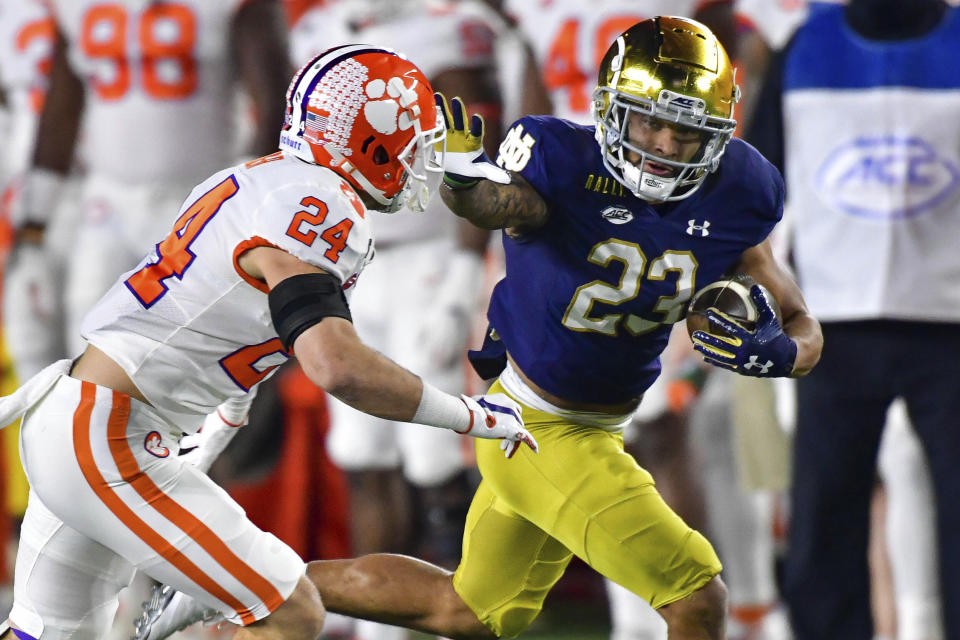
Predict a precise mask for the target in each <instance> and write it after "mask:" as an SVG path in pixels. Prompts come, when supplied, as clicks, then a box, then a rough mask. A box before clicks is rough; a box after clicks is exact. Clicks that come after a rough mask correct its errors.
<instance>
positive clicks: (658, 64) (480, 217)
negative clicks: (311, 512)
mask: <svg viewBox="0 0 960 640" xmlns="http://www.w3.org/2000/svg"><path fill="white" fill-rule="evenodd" d="M736 99H737V88H736V85H735V83H734V72H733V68H732V67H731V65H730V61H729V59H728V57H727V54H726V53H725V52H724V50H723V48H722V47H721V46H720V44H719V43H718V41H717V39H716V38H715V37H714V35H713V34H712V33H711V32H710V31H709V30H708V29H707V28H706V27H704V26H703V25H701V24H699V23H697V22H694V21H691V20H686V19H682V18H672V17H658V18H654V19H651V20H646V21H643V22H640V23H638V24H636V25H635V26H633V27H632V28H630V29H629V30H627V31H626V32H624V33H623V34H621V35H620V36H619V37H618V38H617V40H616V41H615V42H614V44H613V45H612V46H611V48H610V50H609V51H608V52H607V54H606V55H605V57H604V58H603V61H602V63H601V66H600V71H599V86H598V88H597V90H596V92H595V94H594V104H595V107H594V108H595V120H596V126H595V127H586V126H580V125H576V124H573V123H571V122H568V121H565V120H561V119H558V118H553V117H525V118H522V119H521V120H520V121H518V122H517V123H516V124H514V126H513V127H512V129H511V130H510V132H509V133H508V135H507V137H506V139H505V140H504V142H503V144H502V145H501V147H500V153H499V156H498V161H497V163H498V165H499V166H496V165H494V164H492V163H491V162H490V161H489V160H487V158H486V156H484V155H483V152H482V147H481V142H482V137H483V122H482V119H480V118H479V117H478V116H473V117H472V118H470V119H469V121H468V118H467V116H466V112H465V110H464V108H463V104H462V102H461V101H460V100H458V99H456V98H454V99H453V100H452V101H451V104H450V106H447V104H446V101H445V99H444V98H443V96H439V95H438V96H437V100H438V104H439V105H441V106H442V107H443V109H444V111H445V113H446V118H447V127H448V131H447V147H446V151H447V153H446V174H445V184H446V187H445V188H443V189H441V193H442V195H443V198H444V200H445V202H446V203H447V205H448V206H449V207H450V208H451V209H452V210H453V211H454V212H455V213H457V214H458V215H460V216H462V217H464V218H467V219H468V220H470V221H471V222H473V223H474V224H476V225H477V226H479V227H482V228H486V229H505V230H506V237H505V239H504V246H505V254H506V269H507V271H506V277H505V278H504V279H503V280H501V281H500V283H499V284H498V285H497V287H496V289H495V291H494V293H493V298H492V300H491V303H490V308H489V312H488V318H489V321H490V329H489V332H488V336H487V339H486V341H485V343H484V346H483V348H482V349H481V350H480V351H478V352H472V353H471V360H472V361H473V363H474V366H475V368H477V370H478V372H480V373H481V375H482V376H483V377H485V378H492V377H496V376H499V377H498V379H497V381H496V382H495V383H494V384H493V387H492V389H491V392H499V393H505V394H507V395H508V396H510V397H512V398H513V399H515V400H516V401H517V402H518V403H519V404H520V405H521V407H522V413H523V420H524V423H525V425H526V426H527V428H528V429H529V430H530V431H531V433H533V434H534V435H535V436H536V438H537V440H538V441H539V443H540V445H541V447H540V451H541V452H540V454H539V455H536V456H534V455H530V453H529V452H527V451H524V450H521V451H518V452H517V454H516V455H515V456H513V457H512V458H511V459H509V460H508V459H506V458H504V457H503V456H502V455H499V454H500V453H501V452H500V451H499V449H498V448H497V446H496V445H494V446H492V447H488V446H486V443H485V442H479V443H478V444H477V447H476V453H477V462H478V465H479V469H480V472H481V474H482V476H483V480H482V482H481V484H480V486H479V488H478V490H477V493H476V495H475V497H474V499H473V502H472V504H471V507H470V512H469V514H468V516H467V523H466V534H465V537H464V543H463V557H462V560H461V563H460V566H459V567H458V568H457V570H456V572H454V573H450V572H448V571H445V570H443V569H440V568H438V567H434V566H432V565H429V564H427V563H424V562H421V561H419V560H416V559H413V558H409V557H404V556H396V555H386V554H375V555H368V556H364V557H361V558H356V559H348V560H329V561H316V562H312V563H310V565H309V566H308V569H307V574H308V576H309V577H310V579H311V581H312V582H313V583H314V584H315V585H316V586H317V588H318V590H319V592H320V594H321V596H322V598H323V601H324V605H325V606H326V607H327V609H328V610H330V611H334V612H338V613H343V614H347V615H350V616H353V617H359V618H367V619H373V620H377V621H380V622H386V623H388V624H395V625H400V626H406V627H410V628H414V629H418V630H420V631H424V632H427V633H435V634H438V635H442V636H446V637H451V638H489V637H501V636H503V637H512V636H516V635H517V634H519V633H521V632H522V631H523V630H524V629H526V628H527V626H528V625H529V624H530V623H531V622H532V621H533V619H534V618H535V617H536V616H537V614H538V613H539V612H540V609H541V607H542V605H543V601H544V599H545V598H546V595H547V593H548V592H549V591H550V588H551V587H552V586H553V585H554V584H555V583H556V582H557V580H559V579H560V576H561V575H562V574H563V572H564V570H565V568H566V566H567V564H568V563H569V562H570V560H571V558H572V556H573V554H576V555H578V556H579V557H580V558H582V559H583V560H584V561H586V562H587V563H588V564H589V565H590V566H592V567H593V568H594V569H596V570H597V571H599V572H600V573H602V574H603V575H605V576H607V577H609V578H611V579H612V580H614V581H615V582H617V583H619V584H621V585H623V586H625V587H627V588H628V589H630V590H631V591H633V592H635V593H637V594H638V595H640V596H641V597H643V598H645V599H646V600H648V601H649V602H650V603H651V604H652V605H653V607H654V608H656V609H657V610H658V611H659V612H660V613H661V614H662V615H663V617H664V618H665V619H666V621H667V625H668V633H669V636H670V638H671V640H693V639H698V640H699V639H704V640H706V639H711V640H715V639H719V638H723V637H724V627H725V624H724V622H725V621H724V617H725V611H726V588H725V587H724V585H723V582H722V581H721V579H720V578H719V574H720V571H721V565H720V561H719V559H718V558H717V555H716V553H715V552H714V550H713V548H712V547H711V545H710V543H709V542H708V541H707V540H706V538H704V537H703V536H702V535H701V534H700V533H698V532H696V531H694V530H693V529H691V528H690V527H689V526H687V525H686V524H685V523H684V522H683V521H682V520H681V519H680V518H679V517H678V516H677V515H676V514H675V513H674V512H673V511H672V510H671V509H670V508H669V507H668V506H667V505H666V503H665V502H664V501H663V499H662V498H661V497H660V495H659V494H658V492H657V490H656V488H655V486H654V482H653V478H652V477H651V476H650V474H649V473H648V472H647V471H645V470H644V469H642V468H640V467H639V466H638V465H637V463H636V462H635V461H634V459H633V458H632V457H631V456H630V455H628V454H627V453H625V452H624V450H623V437H622V429H623V426H624V425H625V424H626V423H627V422H628V421H629V420H630V417H631V415H632V413H633V411H634V409H636V407H637V406H638V405H639V403H640V400H641V398H642V396H643V392H644V390H645V389H646V388H647V387H648V386H649V385H650V384H651V383H652V382H653V380H654V379H655V378H656V377H657V375H658V373H659V370H660V364H659V355H660V352H661V351H662V349H663V348H664V346H665V345H666V343H667V336H668V333H669V331H670V326H671V325H672V324H673V323H675V322H677V321H679V320H681V319H682V318H683V317H684V312H685V309H686V303H687V301H688V300H689V299H690V297H691V295H692V294H693V292H694V291H695V290H696V289H697V288H699V287H701V286H703V285H705V284H707V283H709V282H712V281H713V280H716V279H719V278H720V277H721V276H722V275H724V274H727V273H733V272H740V273H748V274H750V275H751V276H753V278H754V279H755V280H756V281H757V282H760V283H762V284H764V285H765V286H766V287H767V289H768V290H769V291H770V292H771V293H772V295H773V296H774V297H775V298H776V299H777V301H778V302H779V304H780V307H781V309H782V318H783V321H782V322H783V324H782V326H781V324H780V322H779V321H778V320H777V318H776V316H775V315H774V313H773V311H772V310H771V307H770V304H769V303H768V301H767V300H766V298H765V297H764V294H763V293H762V292H761V291H760V289H759V288H758V287H755V288H754V289H753V290H752V291H751V294H752V296H753V299H754V301H755V303H756V304H757V306H758V308H759V310H760V320H759V322H758V326H757V328H756V330H755V331H754V332H749V331H747V330H745V329H744V328H742V327H740V326H739V325H737V324H736V323H735V322H733V321H732V320H731V319H729V318H728V317H726V316H723V315H722V314H719V313H714V312H710V314H709V319H710V326H711V332H709V333H707V332H696V333H694V334H693V339H694V343H695V348H696V349H697V350H698V351H700V352H701V353H703V355H704V356H705V358H706V359H707V360H708V361H709V362H711V363H712V364H715V365H717V366H721V367H725V368H728V369H732V370H734V371H737V372H738V373H742V374H744V375H754V376H788V375H791V376H801V375H804V374H805V373H807V372H808V371H809V370H810V369H811V368H812V367H813V366H814V365H815V364H816V362H817V360H818V358H819V355H820V349H821V346H822V338H821V334H820V329H819V324H818V323H817V321H816V320H815V319H814V318H813V317H812V316H810V315H809V314H808V313H807V311H806V306H805V303H804V301H803V298H802V295H801V293H800V291H799V289H798V288H797V286H796V285H795V283H794V282H793V281H792V279H791V278H790V277H789V275H788V274H787V273H786V272H785V271H784V270H783V269H782V268H781V267H780V266H779V265H778V264H777V263H776V262H775V261H774V259H773V257H772V254H771V251H770V247H769V244H768V241H767V240H766V238H767V236H768V234H769V233H770V231H771V229H772V228H773V227H774V225H776V223H777V222H778V221H779V219H780V216H781V209H782V202H783V181H782V179H781V177H780V175H779V173H778V172H777V170H776V169H775V168H773V166H772V165H770V164H769V163H768V162H767V161H766V160H764V159H763V157H762V156H761V155H760V154H759V153H758V152H757V151H755V150H754V149H753V148H752V147H750V146H749V145H747V144H745V143H743V142H742V141H739V140H732V139H731V137H732V134H733V130H734V126H735V124H736V123H735V120H734V119H733V107H734V103H735V102H736ZM598 143H599V144H598Z"/></svg>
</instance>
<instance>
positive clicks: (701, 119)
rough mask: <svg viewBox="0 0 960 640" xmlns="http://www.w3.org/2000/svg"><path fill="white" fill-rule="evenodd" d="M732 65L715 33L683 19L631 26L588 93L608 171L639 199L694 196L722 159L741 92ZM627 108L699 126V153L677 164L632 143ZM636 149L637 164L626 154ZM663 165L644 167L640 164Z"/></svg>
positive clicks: (674, 123)
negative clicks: (653, 170) (655, 169)
mask: <svg viewBox="0 0 960 640" xmlns="http://www.w3.org/2000/svg"><path fill="white" fill-rule="evenodd" d="M734 75H735V70H734V68H733V66H732V65H731V64H730V59H729V58H728V57H727V53H726V51H724V50H723V46H722V45H721V44H720V42H719V41H718V40H717V38H716V36H714V35H713V33H712V32H711V31H710V30H709V29H708V28H707V27H706V26H704V25H702V24H700V23H699V22H696V21H694V20H690V19H687V18H676V17H670V16H658V17H655V18H651V19H649V20H644V21H643V22H638V23H637V24H635V25H633V26H632V27H630V28H629V29H628V30H627V31H625V32H623V33H622V34H621V35H620V36H619V37H618V38H617V39H616V41H615V42H614V43H613V44H612V45H611V46H610V48H609V49H608V50H607V53H606V55H604V57H603V60H602V61H601V63H600V71H599V77H598V81H597V85H598V86H597V88H596V90H595V91H594V93H593V116H594V120H595V122H596V124H597V128H596V137H597V142H599V143H600V148H601V150H602V152H603V160H604V164H605V165H606V167H607V169H608V170H609V171H610V172H611V173H612V174H613V175H614V177H616V179H617V180H618V181H620V183H622V184H623V185H624V186H625V187H627V188H628V189H629V190H630V191H632V192H633V193H634V195H636V196H637V197H639V198H643V199H645V200H649V201H656V202H660V201H669V200H681V199H683V198H686V197H688V196H690V195H692V194H693V193H694V192H695V191H696V190H697V189H698V188H699V187H700V185H701V184H702V183H703V181H704V180H705V179H706V177H707V174H709V173H710V172H711V171H714V170H715V169H716V168H717V166H718V165H719V163H720V156H722V155H723V151H724V149H725V148H726V145H727V142H729V141H730V137H731V136H732V135H733V130H734V128H735V127H736V124H737V123H736V120H734V119H733V106H734V104H735V103H736V102H737V100H738V99H739V97H740V90H739V88H738V87H737V85H736V84H735V82H734ZM633 113H637V114H641V115H643V116H645V117H652V118H658V119H660V120H662V121H666V122H668V123H670V124H671V126H678V125H679V126H681V127H684V128H689V129H691V130H695V131H697V133H698V134H699V135H700V136H701V137H702V140H703V142H702V143H701V146H700V150H699V151H698V152H697V154H696V155H695V156H694V157H693V158H692V159H691V161H690V162H677V161H674V160H670V159H667V158H663V157H660V156H657V155H655V154H652V153H650V152H647V151H644V150H643V149H641V148H640V147H639V146H637V145H635V144H631V142H630V139H629V136H628V135H627V125H628V123H629V120H630V116H631V114H633ZM631 151H632V152H633V153H635V154H639V156H640V159H639V160H637V161H636V162H630V160H628V156H627V154H628V152H631ZM648 159H650V160H652V161H653V162H655V163H657V164H659V165H662V166H666V167H668V168H669V169H670V170H671V171H670V175H662V174H663V172H662V171H661V172H659V173H656V174H655V173H651V172H649V171H644V164H645V162H646V161H647V160H648Z"/></svg>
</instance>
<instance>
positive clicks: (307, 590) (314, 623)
mask: <svg viewBox="0 0 960 640" xmlns="http://www.w3.org/2000/svg"><path fill="white" fill-rule="evenodd" d="M325 617H326V610H325V609H324V606H323V602H322V601H321V600H320V594H319V593H318V592H317V588H316V587H315V586H313V583H312V582H310V580H308V579H307V577H306V576H303V577H301V578H300V581H299V582H298V583H297V586H296V587H295V588H294V590H293V593H291V594H290V597H289V598H287V599H286V601H285V602H284V603H283V604H282V605H281V606H280V608H278V609H277V610H276V611H274V612H273V613H272V614H271V615H270V616H268V617H267V621H269V622H270V623H272V624H275V625H277V626H278V628H283V629H296V630H297V635H296V637H297V638H311V639H312V638H316V637H317V636H319V635H320V630H321V629H322V628H323V620H324V618H325ZM285 637H286V636H285ZM290 637H294V636H290Z"/></svg>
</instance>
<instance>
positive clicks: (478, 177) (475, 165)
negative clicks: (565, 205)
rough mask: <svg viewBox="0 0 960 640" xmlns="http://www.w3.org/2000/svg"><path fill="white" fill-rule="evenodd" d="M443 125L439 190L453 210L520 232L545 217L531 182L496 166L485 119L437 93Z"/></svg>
mask: <svg viewBox="0 0 960 640" xmlns="http://www.w3.org/2000/svg"><path fill="white" fill-rule="evenodd" d="M436 99H437V107H438V108H439V109H440V110H441V112H442V114H443V118H444V122H445V124H446V127H447V137H446V156H445V159H444V178H443V186H441V188H440V196H441V197H442V198H443V201H444V203H446V205H447V206H448V207H450V210H451V211H453V212H454V213H455V214H456V215H458V216H460V217H462V218H466V219H467V220H469V221H470V222H472V223H473V224H474V225H476V226H478V227H480V228H481V229H507V230H508V232H509V233H511V234H512V235H520V234H523V233H527V232H529V231H533V230H535V229H538V228H540V227H542V226H543V225H544V224H546V222H547V218H548V215H549V214H548V212H547V203H546V201H544V199H543V198H542V197H541V196H540V194H539V193H537V191H536V189H534V188H533V187H532V186H530V184H529V183H528V182H527V181H526V180H524V179H523V178H522V177H520V176H519V175H516V174H509V173H507V172H506V171H504V170H503V169H501V168H500V167H498V166H496V165H495V164H493V163H492V162H490V159H489V158H488V157H487V155H486V153H485V151H484V149H483V135H484V120H483V117H482V116H480V115H478V114H473V115H472V116H471V117H470V121H469V126H468V124H467V110H466V107H465V105H464V102H463V100H462V99H461V98H459V97H455V98H453V99H452V100H450V103H449V104H447V100H446V98H445V97H444V96H443V94H441V93H437V94H436Z"/></svg>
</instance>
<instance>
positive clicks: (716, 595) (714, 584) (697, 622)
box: [658, 576, 727, 638]
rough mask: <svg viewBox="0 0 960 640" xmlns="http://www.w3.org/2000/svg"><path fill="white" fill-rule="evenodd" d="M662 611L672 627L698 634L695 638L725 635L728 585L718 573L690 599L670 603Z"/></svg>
mask: <svg viewBox="0 0 960 640" xmlns="http://www.w3.org/2000/svg"><path fill="white" fill-rule="evenodd" d="M658 611H659V613H660V615H662V616H663V618H664V619H665V620H666V621H667V626H668V628H670V629H672V630H673V629H677V630H683V633H697V634H698V635H696V636H691V637H704V638H722V637H723V630H724V627H725V620H726V611H727V587H726V585H725V584H724V583H723V581H722V580H721V579H720V576H714V577H713V578H712V579H711V580H710V581H709V582H708V583H707V584H705V585H704V586H703V587H701V588H700V589H698V590H697V591H694V592H693V593H691V594H690V595H688V596H687V597H686V598H683V599H681V600H677V601H676V602H673V603H671V604H668V605H666V606H665V607H662V608H660V609H659V610H658ZM671 633H672V632H671ZM683 637H686V636H683Z"/></svg>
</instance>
